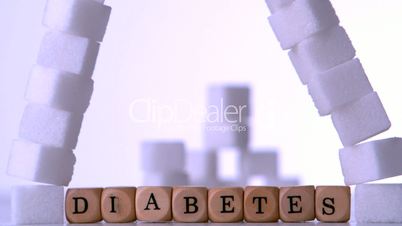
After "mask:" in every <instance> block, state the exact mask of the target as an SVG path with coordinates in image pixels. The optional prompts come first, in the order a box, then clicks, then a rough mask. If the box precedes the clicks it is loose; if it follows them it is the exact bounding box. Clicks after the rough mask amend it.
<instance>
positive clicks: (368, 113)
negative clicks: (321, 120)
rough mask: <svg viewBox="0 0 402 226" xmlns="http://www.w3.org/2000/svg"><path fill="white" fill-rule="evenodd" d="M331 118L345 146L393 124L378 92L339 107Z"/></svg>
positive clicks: (386, 128) (362, 139)
mask: <svg viewBox="0 0 402 226" xmlns="http://www.w3.org/2000/svg"><path fill="white" fill-rule="evenodd" d="M331 118H332V122H333V124H334V126H335V128H336V131H337V132H338V135H339V138H340V139H341V141H342V144H343V145H344V146H352V145H355V144H357V143H360V142H362V141H364V140H366V139H368V138H370V137H372V136H375V135H377V134H379V133H381V132H384V131H386V130H388V129H389V128H390V126H391V122H390V121H389V119H388V116H387V114H386V112H385V110H384V107H383V105H382V103H381V100H380V98H379V97H378V94H377V93H376V92H372V93H370V94H368V95H366V96H364V97H362V98H360V99H359V100H357V101H355V102H353V103H349V104H347V105H344V106H343V107H341V108H338V109H337V110H336V111H334V112H332V114H331Z"/></svg>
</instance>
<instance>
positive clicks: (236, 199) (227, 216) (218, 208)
mask: <svg viewBox="0 0 402 226" xmlns="http://www.w3.org/2000/svg"><path fill="white" fill-rule="evenodd" d="M208 217H209V219H210V220H211V221H212V222H217V223H230V222H240V221H242V220H243V188H235V187H233V188H211V189H209V191H208Z"/></svg>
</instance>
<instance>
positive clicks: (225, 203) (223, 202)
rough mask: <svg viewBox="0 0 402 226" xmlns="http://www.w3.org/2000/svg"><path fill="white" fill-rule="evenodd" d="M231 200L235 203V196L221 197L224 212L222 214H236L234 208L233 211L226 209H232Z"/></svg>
mask: <svg viewBox="0 0 402 226" xmlns="http://www.w3.org/2000/svg"><path fill="white" fill-rule="evenodd" d="M229 198H230V199H231V200H232V201H234V196H233V195H224V196H221V199H222V211H221V213H234V207H233V208H232V209H226V207H230V201H229V200H227V199H229Z"/></svg>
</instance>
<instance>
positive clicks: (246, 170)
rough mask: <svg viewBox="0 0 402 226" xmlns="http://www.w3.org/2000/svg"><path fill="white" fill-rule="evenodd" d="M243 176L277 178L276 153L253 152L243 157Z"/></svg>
mask: <svg viewBox="0 0 402 226" xmlns="http://www.w3.org/2000/svg"><path fill="white" fill-rule="evenodd" d="M243 174H244V175H245V176H247V177H249V176H252V175H264V176H266V177H268V178H278V153H277V151H254V152H246V153H245V154H244V155H243Z"/></svg>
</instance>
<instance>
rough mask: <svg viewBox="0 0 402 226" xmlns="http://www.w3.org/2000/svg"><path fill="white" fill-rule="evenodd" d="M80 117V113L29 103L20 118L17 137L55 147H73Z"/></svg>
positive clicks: (80, 120) (80, 121)
mask: <svg viewBox="0 0 402 226" xmlns="http://www.w3.org/2000/svg"><path fill="white" fill-rule="evenodd" d="M82 119H83V115H82V114H75V113H72V112H68V111H63V110H58V109H54V108H50V107H47V106H45V105H38V104H29V105H27V106H26V107H25V111H24V114H23V116H22V118H21V124H20V131H19V137H20V138H23V139H25V140H28V141H32V142H35V143H39V144H43V145H49V146H53V147H56V148H70V149H74V148H75V147H76V145H77V142H78V136H79V133H80V129H81V124H82Z"/></svg>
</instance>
